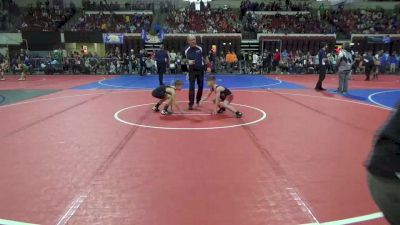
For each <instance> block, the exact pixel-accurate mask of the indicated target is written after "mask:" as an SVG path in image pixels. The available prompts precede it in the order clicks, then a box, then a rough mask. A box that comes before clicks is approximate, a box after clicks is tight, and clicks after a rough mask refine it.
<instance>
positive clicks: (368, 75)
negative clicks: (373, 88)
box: [365, 65, 372, 80]
mask: <svg viewBox="0 0 400 225" xmlns="http://www.w3.org/2000/svg"><path fill="white" fill-rule="evenodd" d="M371 72H372V66H370V65H367V66H365V80H371Z"/></svg>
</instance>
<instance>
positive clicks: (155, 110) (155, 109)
mask: <svg viewBox="0 0 400 225" xmlns="http://www.w3.org/2000/svg"><path fill="white" fill-rule="evenodd" d="M151 110H153V111H154V112H160V109H159V108H157V107H155V106H154V107H153V108H151Z"/></svg>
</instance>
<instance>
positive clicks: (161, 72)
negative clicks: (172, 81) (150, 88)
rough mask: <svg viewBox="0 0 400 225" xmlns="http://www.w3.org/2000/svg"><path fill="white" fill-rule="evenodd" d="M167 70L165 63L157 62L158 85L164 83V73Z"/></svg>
mask: <svg viewBox="0 0 400 225" xmlns="http://www.w3.org/2000/svg"><path fill="white" fill-rule="evenodd" d="M166 70H167V65H166V64H165V63H164V64H161V63H157V72H158V81H159V82H160V85H164V74H165V72H166Z"/></svg>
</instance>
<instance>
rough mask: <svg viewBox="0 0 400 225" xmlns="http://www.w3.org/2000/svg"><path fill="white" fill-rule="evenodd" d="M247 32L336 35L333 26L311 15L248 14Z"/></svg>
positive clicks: (245, 22) (245, 27)
mask: <svg viewBox="0 0 400 225" xmlns="http://www.w3.org/2000/svg"><path fill="white" fill-rule="evenodd" d="M243 24H244V25H243V28H244V30H245V31H250V32H256V33H284V34H287V33H317V34H328V33H334V32H335V30H334V28H333V27H332V26H330V25H328V24H325V23H321V21H319V20H317V19H316V18H314V17H312V15H311V14H309V13H307V14H300V13H298V14H296V15H281V14H278V13H277V14H275V15H259V14H254V13H248V14H247V15H246V16H245V17H244V18H243Z"/></svg>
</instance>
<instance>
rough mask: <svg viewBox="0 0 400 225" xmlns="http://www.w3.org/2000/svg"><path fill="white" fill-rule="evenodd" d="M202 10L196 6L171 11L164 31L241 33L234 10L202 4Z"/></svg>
mask: <svg viewBox="0 0 400 225" xmlns="http://www.w3.org/2000/svg"><path fill="white" fill-rule="evenodd" d="M200 8H201V10H199V11H197V10H195V9H194V5H193V4H191V5H190V6H189V7H186V8H182V9H174V10H171V11H170V13H169V14H168V16H167V18H166V25H165V27H164V29H165V30H166V32H167V33H221V32H222V33H239V32H240V31H241V23H240V21H239V18H238V16H237V14H236V12H235V10H232V9H222V8H220V9H211V8H210V6H209V4H208V5H205V4H201V7H200Z"/></svg>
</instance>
